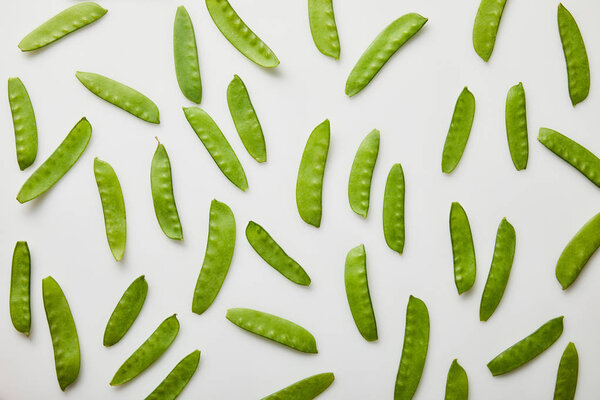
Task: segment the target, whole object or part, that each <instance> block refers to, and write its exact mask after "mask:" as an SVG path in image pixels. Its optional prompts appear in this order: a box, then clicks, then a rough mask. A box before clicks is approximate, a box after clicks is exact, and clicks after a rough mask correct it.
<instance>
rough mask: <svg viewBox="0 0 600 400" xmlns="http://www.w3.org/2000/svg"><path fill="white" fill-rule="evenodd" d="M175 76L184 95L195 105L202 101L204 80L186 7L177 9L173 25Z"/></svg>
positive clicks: (192, 27) (192, 26)
mask: <svg viewBox="0 0 600 400" xmlns="http://www.w3.org/2000/svg"><path fill="white" fill-rule="evenodd" d="M173 55H174V58H175V75H176V76H177V84H178V85H179V89H181V92H182V93H183V95H184V96H185V97H186V98H187V99H188V100H190V101H193V102H194V103H200V100H202V79H201V78H200V64H199V63H198V49H197V47H196V35H195V34H194V25H193V24H192V19H191V18H190V15H189V14H188V12H187V10H186V9H185V7H184V6H179V7H177V12H176V13H175V22H174V23H173Z"/></svg>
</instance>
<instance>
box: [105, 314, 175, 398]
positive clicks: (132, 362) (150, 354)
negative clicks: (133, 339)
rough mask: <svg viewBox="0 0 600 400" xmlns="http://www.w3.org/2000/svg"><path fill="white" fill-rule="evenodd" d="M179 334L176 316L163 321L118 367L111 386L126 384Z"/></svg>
mask: <svg viewBox="0 0 600 400" xmlns="http://www.w3.org/2000/svg"><path fill="white" fill-rule="evenodd" d="M177 333H179V321H178V320H177V316H176V315H172V316H170V317H169V318H167V319H165V320H164V321H163V322H162V323H161V324H160V325H159V326H158V328H156V330H155V331H154V332H153V333H152V335H150V337H149V338H148V339H146V341H145V342H144V343H142V345H141V346H140V347H138V348H137V350H136V351H134V352H133V354H132V355H131V356H129V358H128V359H127V360H125V362H124V363H123V364H122V365H121V366H120V367H119V369H118V370H117V372H116V373H115V375H114V376H113V378H112V380H111V381H110V385H111V386H117V385H122V384H123V383H127V382H129V381H130V380H132V379H133V378H135V377H136V376H138V375H139V374H141V373H142V372H143V371H144V370H146V368H148V367H149V366H150V365H152V364H153V363H154V361H156V360H157V359H158V358H159V357H160V356H161V355H162V354H163V353H164V352H165V351H166V350H167V349H168V348H169V347H170V346H171V343H173V341H174V340H175V338H176V337H177Z"/></svg>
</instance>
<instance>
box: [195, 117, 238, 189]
mask: <svg viewBox="0 0 600 400" xmlns="http://www.w3.org/2000/svg"><path fill="white" fill-rule="evenodd" d="M183 112H184V114H185V117H186V118H187V120H188V122H189V123H190V125H191V127H192V129H193V130H194V132H196V135H197V136H198V138H199V139H200V140H201V141H202V144H203V145H204V147H205V148H206V150H207V151H208V153H209V154H210V156H211V157H212V159H213V160H214V161H215V163H216V164H217V167H219V169H220V170H221V172H222V173H223V175H225V176H226V177H227V179H229V180H230V181H231V183H233V184H234V185H235V186H237V187H238V188H240V189H242V190H243V191H246V190H248V180H247V179H246V173H245V172H244V168H243V167H242V164H241V163H240V160H239V159H238V158H237V156H236V155H235V152H234V151H233V149H232V148H231V145H230V144H229V142H228V141H227V139H226V138H225V136H224V135H223V132H221V130H220V129H219V127H218V126H217V124H216V123H215V121H213V119H212V118H211V117H210V115H208V113H207V112H206V111H204V110H203V109H201V108H200V107H183Z"/></svg>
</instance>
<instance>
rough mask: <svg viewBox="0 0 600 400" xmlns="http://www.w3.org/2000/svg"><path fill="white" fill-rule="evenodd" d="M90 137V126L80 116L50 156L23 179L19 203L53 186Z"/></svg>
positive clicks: (73, 161)
mask: <svg viewBox="0 0 600 400" xmlns="http://www.w3.org/2000/svg"><path fill="white" fill-rule="evenodd" d="M91 137H92V126H91V125H90V123H89V122H88V120H87V119H85V118H82V119H81V120H79V122H78V123H77V124H76V125H75V126H74V127H73V129H71V131H70V132H69V134H68V135H67V137H66V138H65V139H64V140H63V141H62V143H61V144H60V145H59V146H58V147H57V148H56V150H54V152H53V153H52V154H51V155H50V157H48V159H47V160H46V161H44V163H43V164H42V165H40V166H39V167H38V169H36V170H35V172H34V173H33V174H31V176H29V178H28V179H27V180H26V181H25V183H24V184H23V186H22V187H21V190H19V193H18V194H17V200H18V201H19V203H26V202H28V201H30V200H33V199H35V198H36V197H38V196H39V195H41V194H43V193H45V192H46V191H47V190H48V189H50V188H51V187H52V186H54V184H55V183H56V182H58V181H59V180H60V178H62V177H63V176H64V175H65V174H66V173H67V172H68V171H69V170H70V169H71V167H72V166H73V165H75V163H76V162H77V160H79V157H81V155H82V154H83V151H84V150H85V148H86V147H87V145H88V143H89V141H90V138H91Z"/></svg>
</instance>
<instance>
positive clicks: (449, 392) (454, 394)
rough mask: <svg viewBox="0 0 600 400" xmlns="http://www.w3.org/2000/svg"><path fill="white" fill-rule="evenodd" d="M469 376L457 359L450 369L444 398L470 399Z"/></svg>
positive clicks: (448, 399)
mask: <svg viewBox="0 0 600 400" xmlns="http://www.w3.org/2000/svg"><path fill="white" fill-rule="evenodd" d="M468 399H469V378H468V377H467V373H466V372H465V369H464V368H463V367H462V366H461V365H460V364H459V363H458V361H457V360H456V359H455V360H454V361H452V364H451V365H450V369H449V370H448V378H447V379H446V394H445V395H444V400H468Z"/></svg>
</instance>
